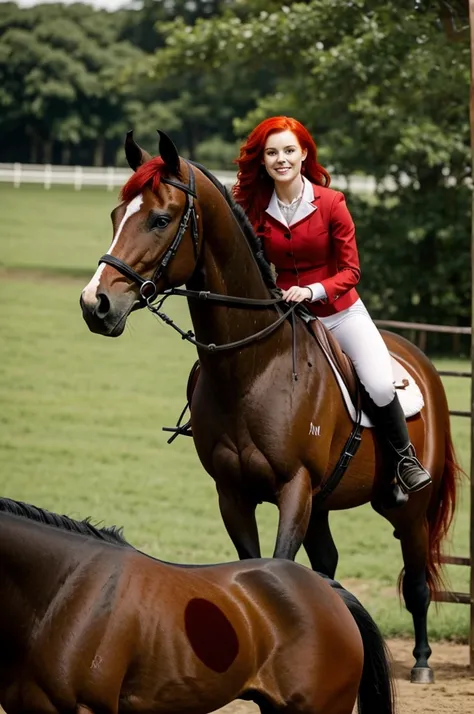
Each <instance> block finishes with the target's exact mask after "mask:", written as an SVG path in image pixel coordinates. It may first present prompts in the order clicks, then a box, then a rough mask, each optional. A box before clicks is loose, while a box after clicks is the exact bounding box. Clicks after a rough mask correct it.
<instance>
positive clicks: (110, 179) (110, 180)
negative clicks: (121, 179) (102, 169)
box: [107, 166, 115, 191]
mask: <svg viewBox="0 0 474 714" xmlns="http://www.w3.org/2000/svg"><path fill="white" fill-rule="evenodd" d="M114 178H115V168H114V167H113V166H109V167H108V168H107V191H112V190H113V188H114V185H115V183H114Z"/></svg>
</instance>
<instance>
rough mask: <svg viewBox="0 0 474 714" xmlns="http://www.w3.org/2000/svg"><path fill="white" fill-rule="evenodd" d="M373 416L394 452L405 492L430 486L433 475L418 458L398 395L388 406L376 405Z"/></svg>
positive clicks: (398, 477) (399, 482)
mask: <svg viewBox="0 0 474 714" xmlns="http://www.w3.org/2000/svg"><path fill="white" fill-rule="evenodd" d="M373 417H374V422H375V427H376V429H377V431H378V432H379V433H380V434H381V436H382V437H383V439H385V441H386V442H387V443H388V445H389V446H390V449H391V451H392V453H393V454H394V458H395V467H396V472H395V476H396V479H397V482H398V484H399V486H400V488H401V490H402V491H403V493H414V492H415V491H420V490H421V489H422V488H425V486H428V485H429V484H430V483H431V476H430V475H429V473H428V471H426V469H424V468H423V466H422V465H421V464H420V462H419V461H418V459H417V458H416V454H415V448H414V446H413V445H412V444H411V443H410V437H409V435H408V429H407V423H406V420H405V415H404V413H403V409H402V407H401V404H400V402H399V400H398V395H397V394H395V396H394V398H393V400H392V401H391V402H390V404H387V406H385V407H376V408H375V409H374V414H373Z"/></svg>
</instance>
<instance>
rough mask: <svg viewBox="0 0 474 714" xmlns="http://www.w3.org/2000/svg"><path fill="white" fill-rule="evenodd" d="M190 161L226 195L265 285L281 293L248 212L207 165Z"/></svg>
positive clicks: (272, 290) (271, 290)
mask: <svg viewBox="0 0 474 714" xmlns="http://www.w3.org/2000/svg"><path fill="white" fill-rule="evenodd" d="M188 162H189V163H190V164H192V165H193V166H196V168H198V169H199V170H200V171H202V173H203V174H204V175H205V176H206V177H207V178H208V179H209V181H211V183H213V184H214V186H215V187H216V188H217V189H218V191H219V192H220V193H221V194H222V195H223V196H224V198H225V200H226V201H227V203H228V205H229V207H230V209H231V211H232V213H233V214H234V216H235V218H236V219H237V223H238V224H239V226H240V228H241V229H242V232H243V234H244V236H245V237H246V239H247V242H248V244H249V246H250V248H251V250H252V253H253V255H254V257H255V260H256V261H257V265H258V267H259V268H260V272H261V274H262V278H263V280H264V283H265V285H266V286H267V288H268V289H269V290H270V292H272V293H273V292H274V291H277V292H278V293H279V290H278V288H277V285H276V283H275V277H274V275H273V271H272V269H271V266H270V263H269V262H268V260H267V258H266V256H265V251H264V250H263V245H262V241H261V240H260V238H259V237H258V235H257V234H256V233H255V231H254V229H253V226H252V224H251V223H250V221H249V219H248V217H247V214H246V213H245V211H244V209H243V208H242V206H239V204H238V203H236V202H235V201H234V198H233V196H232V194H231V192H230V191H229V189H228V188H227V186H224V185H223V184H221V182H220V181H219V179H217V178H216V177H215V176H214V174H213V173H211V172H210V171H209V169H206V167H205V166H202V165H201V164H198V163H197V162H196V161H189V160H188Z"/></svg>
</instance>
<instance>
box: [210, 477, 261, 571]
mask: <svg viewBox="0 0 474 714" xmlns="http://www.w3.org/2000/svg"><path fill="white" fill-rule="evenodd" d="M217 493H218V496H219V509H220V512H221V516H222V520H223V521H224V525H225V527H226V530H227V533H228V534H229V536H230V539H231V540H232V543H233V544H234V546H235V548H236V550H237V553H238V555H239V558H240V560H245V559H246V558H260V557H261V553H260V541H259V537H258V527H257V520H256V518H255V509H256V504H255V503H250V502H249V501H247V500H245V499H243V498H242V496H240V495H238V494H235V493H233V492H232V491H227V490H224V489H221V488H219V487H218V488H217Z"/></svg>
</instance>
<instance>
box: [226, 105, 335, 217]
mask: <svg viewBox="0 0 474 714" xmlns="http://www.w3.org/2000/svg"><path fill="white" fill-rule="evenodd" d="M287 130H289V131H292V132H293V134H294V135H295V136H296V138H297V139H298V143H299V145H300V146H301V148H302V149H303V150H304V149H306V151H307V152H308V153H307V156H306V159H305V160H304V163H303V166H302V173H303V174H304V176H306V178H307V179H309V181H311V183H315V184H318V185H319V186H329V184H330V183H331V177H330V175H329V174H328V172H327V171H326V169H325V168H323V167H322V166H321V165H320V164H318V150H317V147H316V144H315V142H314V139H313V138H312V136H311V134H310V133H309V131H308V130H307V129H306V127H304V126H303V124H301V123H300V122H299V121H297V119H292V118H291V117H284V116H279V117H269V118H268V119H264V120H263V121H262V122H260V124H258V125H257V126H256V127H255V129H254V130H253V131H252V132H251V133H250V134H249V136H248V137H247V140H246V142H245V144H243V146H242V148H241V149H240V155H239V158H238V159H236V161H235V163H236V164H238V167H239V170H238V172H237V183H236V184H235V186H234V187H233V189H232V193H233V196H234V198H235V200H236V202H237V203H239V204H240V205H241V206H242V208H243V209H244V211H245V212H246V214H247V216H248V217H249V219H250V221H251V223H252V224H253V226H254V227H256V226H258V225H259V224H260V223H261V222H262V219H263V212H264V211H265V209H266V207H267V206H268V203H269V201H270V198H271V196H272V193H273V188H274V183H273V179H271V178H270V176H269V175H268V173H267V172H266V170H265V167H264V166H262V160H263V150H264V148H265V144H266V142H267V139H268V137H269V136H270V134H275V133H277V132H280V131H287Z"/></svg>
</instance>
